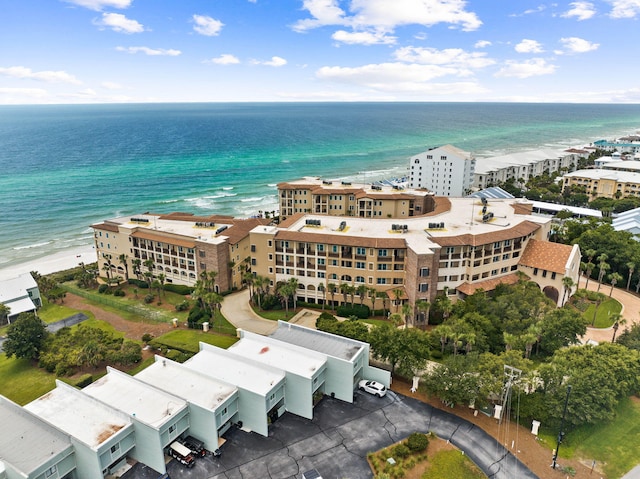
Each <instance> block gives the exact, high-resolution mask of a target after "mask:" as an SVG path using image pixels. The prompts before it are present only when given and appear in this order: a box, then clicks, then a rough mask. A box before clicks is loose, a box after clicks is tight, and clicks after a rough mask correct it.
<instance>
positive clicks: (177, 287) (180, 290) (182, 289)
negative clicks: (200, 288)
mask: <svg viewBox="0 0 640 479" xmlns="http://www.w3.org/2000/svg"><path fill="white" fill-rule="evenodd" d="M145 284H146V283H145ZM164 290H165V291H170V292H172V293H176V294H181V295H182V296H186V295H188V294H191V293H193V288H192V287H191V286H187V285H186V284H171V283H168V284H165V285H164Z"/></svg>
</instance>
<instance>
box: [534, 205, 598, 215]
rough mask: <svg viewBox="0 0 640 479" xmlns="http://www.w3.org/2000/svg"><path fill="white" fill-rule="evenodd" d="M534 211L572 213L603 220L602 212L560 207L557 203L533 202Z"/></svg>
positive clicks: (565, 206) (576, 207)
mask: <svg viewBox="0 0 640 479" xmlns="http://www.w3.org/2000/svg"><path fill="white" fill-rule="evenodd" d="M531 204H532V205H533V208H534V210H535V209H536V208H539V209H543V210H549V211H556V212H559V211H564V210H567V211H570V212H571V213H573V214H576V215H580V216H593V217H594V218H602V211H600V210H594V209H592V208H583V207H581V206H569V205H559V204H557V203H547V202H545V201H531Z"/></svg>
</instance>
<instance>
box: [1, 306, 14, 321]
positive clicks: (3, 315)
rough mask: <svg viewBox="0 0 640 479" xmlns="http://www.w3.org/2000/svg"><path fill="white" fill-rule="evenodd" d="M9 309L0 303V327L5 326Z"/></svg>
mask: <svg viewBox="0 0 640 479" xmlns="http://www.w3.org/2000/svg"><path fill="white" fill-rule="evenodd" d="M10 313H11V308H10V307H9V306H7V305H6V304H4V303H0V326H2V325H3V324H7V322H8V321H9V314H10Z"/></svg>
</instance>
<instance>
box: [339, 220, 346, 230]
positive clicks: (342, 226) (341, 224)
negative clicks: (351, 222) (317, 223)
mask: <svg viewBox="0 0 640 479" xmlns="http://www.w3.org/2000/svg"><path fill="white" fill-rule="evenodd" d="M346 227H347V222H346V221H341V222H340V226H338V231H343V230H344V229H345V228H346Z"/></svg>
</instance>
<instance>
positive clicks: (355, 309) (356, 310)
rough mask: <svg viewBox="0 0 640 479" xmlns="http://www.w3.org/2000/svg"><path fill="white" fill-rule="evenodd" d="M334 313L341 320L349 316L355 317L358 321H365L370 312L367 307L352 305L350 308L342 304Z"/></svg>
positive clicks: (348, 305)
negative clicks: (340, 317)
mask: <svg viewBox="0 0 640 479" xmlns="http://www.w3.org/2000/svg"><path fill="white" fill-rule="evenodd" d="M336 313H337V314H338V316H342V317H343V318H348V317H350V316H357V317H358V318H360V319H367V318H368V317H369V314H370V313H371V310H370V309H369V306H366V305H364V304H363V305H360V304H354V305H353V306H351V305H350V304H343V305H342V306H338V308H337V309H336Z"/></svg>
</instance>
